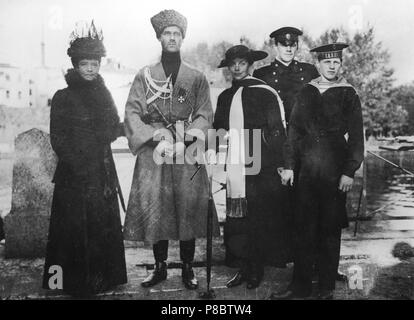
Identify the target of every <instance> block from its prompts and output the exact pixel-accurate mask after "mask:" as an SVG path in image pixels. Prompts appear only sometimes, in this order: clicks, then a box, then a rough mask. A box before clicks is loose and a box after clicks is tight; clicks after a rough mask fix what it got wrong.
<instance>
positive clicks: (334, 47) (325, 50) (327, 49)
mask: <svg viewBox="0 0 414 320" xmlns="http://www.w3.org/2000/svg"><path fill="white" fill-rule="evenodd" d="M348 47H349V44H346V43H343V42H337V43H330V44H324V45H322V46H319V47H316V48H313V49H312V50H310V52H315V53H317V56H318V59H319V60H322V59H333V58H339V59H342V50H343V49H345V48H348Z"/></svg>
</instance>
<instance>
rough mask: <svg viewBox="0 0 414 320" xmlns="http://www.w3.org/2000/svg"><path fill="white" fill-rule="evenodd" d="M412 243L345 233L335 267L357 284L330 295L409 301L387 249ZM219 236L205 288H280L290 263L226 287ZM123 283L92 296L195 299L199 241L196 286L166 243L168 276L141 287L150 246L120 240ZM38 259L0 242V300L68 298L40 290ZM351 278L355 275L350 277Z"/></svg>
mask: <svg viewBox="0 0 414 320" xmlns="http://www.w3.org/2000/svg"><path fill="white" fill-rule="evenodd" d="M400 241H405V242H408V243H410V244H411V245H414V239H412V238H408V239H404V238H401V239H383V240H379V239H369V237H368V236H367V235H366V234H365V235H364V237H363V238H362V237H357V238H354V237H353V235H352V234H351V233H348V232H345V234H344V236H343V241H342V249H341V262H340V271H342V272H343V273H345V274H347V275H348V276H349V277H351V278H353V277H354V276H353V275H352V274H353V272H354V271H353V270H360V271H361V273H360V276H361V279H362V287H360V288H357V287H355V285H354V284H355V282H354V284H353V283H352V282H348V283H341V282H337V288H336V290H335V299H340V300H359V299H364V300H372V299H414V259H413V258H411V259H408V260H403V261H400V260H399V259H396V258H394V257H393V256H392V254H391V251H392V249H393V247H394V245H395V244H396V243H397V242H400ZM221 243H222V239H221V238H220V239H215V241H214V257H213V268H212V281H211V286H212V288H213V289H214V291H215V294H216V299H218V300H227V299H231V300H263V299H267V298H268V296H269V295H270V293H271V292H272V291H274V290H279V289H281V288H283V287H285V286H286V285H287V283H288V281H289V279H290V277H291V273H292V266H291V265H289V266H288V267H287V268H286V269H277V268H273V267H267V268H266V270H265V277H264V280H263V283H262V284H261V286H260V287H259V288H257V289H255V290H247V289H246V287H245V286H244V285H242V286H240V287H237V288H232V289H227V288H226V287H225V283H226V281H227V280H228V279H229V277H231V276H232V274H233V273H234V272H235V271H236V269H231V268H228V267H226V266H224V265H223V260H224V248H223V246H222V244H221ZM125 254H126V261H127V269H128V284H126V285H123V286H119V287H118V288H115V289H114V290H112V291H109V292H105V293H103V294H100V295H98V296H97V297H96V299H116V300H124V299H126V300H130V299H134V300H141V299H163V300H164V299H167V300H168V299H174V300H194V299H199V293H200V292H203V291H205V289H206V271H205V243H204V241H202V240H198V241H197V252H196V258H195V261H196V263H195V266H196V267H195V272H196V275H197V277H198V279H199V283H200V288H199V289H198V290H196V291H189V290H186V289H185V288H184V287H183V285H182V283H181V269H180V264H179V250H178V246H177V243H175V242H172V244H171V247H170V253H169V270H168V279H167V280H166V281H164V282H162V283H160V284H158V285H156V286H155V287H153V288H150V289H144V288H142V287H141V286H140V283H141V281H142V280H143V279H144V278H145V277H146V276H147V275H148V274H149V272H151V269H152V263H153V257H152V250H151V249H149V248H144V247H143V246H141V245H137V244H136V243H132V242H130V243H126V250H125ZM42 273H43V259H40V258H39V259H32V260H27V259H26V260H23V259H5V258H4V244H1V245H0V298H1V299H13V300H15V299H36V300H37V299H63V300H66V299H71V297H69V296H66V295H65V294H63V293H62V292H60V291H53V292H48V291H46V290H43V289H41V279H42ZM354 279H356V278H354Z"/></svg>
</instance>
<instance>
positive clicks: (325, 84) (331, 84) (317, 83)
mask: <svg viewBox="0 0 414 320" xmlns="http://www.w3.org/2000/svg"><path fill="white" fill-rule="evenodd" d="M309 84H310V85H311V86H313V87H315V88H316V89H318V91H319V92H320V93H321V94H322V93H324V92H325V91H326V90H328V89H330V88H353V89H354V87H353V86H352V85H351V84H350V83H349V82H348V81H346V79H345V78H343V77H339V78H338V80H336V81H326V80H324V79H323V78H322V76H320V77H318V78H316V79H313V80H311V81H310V82H309ZM354 90H355V89H354Z"/></svg>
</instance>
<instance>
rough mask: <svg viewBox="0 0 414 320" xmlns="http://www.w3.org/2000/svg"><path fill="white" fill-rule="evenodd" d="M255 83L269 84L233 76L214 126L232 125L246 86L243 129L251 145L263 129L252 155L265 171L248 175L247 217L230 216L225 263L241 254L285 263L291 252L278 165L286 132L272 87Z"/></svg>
mask: <svg viewBox="0 0 414 320" xmlns="http://www.w3.org/2000/svg"><path fill="white" fill-rule="evenodd" d="M254 85H265V84H264V82H262V81H260V80H258V79H255V78H249V79H245V80H240V81H233V83H232V86H231V88H228V89H226V90H224V91H223V92H222V93H221V94H220V96H219V97H218V101H217V109H216V113H215V117H214V125H213V126H214V129H217V130H218V129H224V130H229V121H230V120H229V116H230V107H231V103H232V99H233V96H234V94H235V93H236V91H237V90H238V89H239V88H240V87H243V91H242V108H243V116H244V128H245V129H249V134H250V138H249V142H250V144H251V142H252V141H253V138H252V130H253V129H261V130H262V139H261V154H260V155H259V156H257V157H255V158H254V159H255V160H254V161H261V170H260V172H259V174H257V175H246V199H247V216H246V217H244V218H230V217H227V218H226V224H225V230H224V237H225V245H226V264H227V265H229V266H237V265H239V263H238V262H239V261H238V260H239V259H240V258H247V259H253V260H254V261H255V262H257V263H267V264H271V265H276V266H282V267H283V266H285V263H286V255H287V253H286V250H287V246H286V240H287V235H286V220H285V216H284V215H283V212H284V210H283V206H284V200H285V198H286V195H285V189H284V188H283V187H282V185H281V180H280V177H279V176H278V174H277V168H278V167H283V154H282V150H283V144H284V142H285V140H286V134H285V128H284V127H283V123H282V118H281V114H280V109H279V103H278V99H277V97H276V95H275V94H274V93H273V92H271V91H270V90H269V89H270V88H269V89H266V88H260V87H256V88H255V87H251V86H254ZM265 86H266V85H265ZM250 150H252V146H251V145H250ZM246 151H247V150H246ZM250 153H251V151H250Z"/></svg>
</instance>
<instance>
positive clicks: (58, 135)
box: [43, 70, 127, 295]
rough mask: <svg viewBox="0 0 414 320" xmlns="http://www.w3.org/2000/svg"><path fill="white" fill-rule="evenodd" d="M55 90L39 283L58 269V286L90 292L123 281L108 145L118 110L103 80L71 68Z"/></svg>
mask: <svg viewBox="0 0 414 320" xmlns="http://www.w3.org/2000/svg"><path fill="white" fill-rule="evenodd" d="M65 78H66V82H67V84H68V87H67V88H65V89H63V90H59V91H57V92H56V94H55V95H54V97H53V99H52V107H51V115H50V138H51V144H52V147H53V149H54V151H55V152H56V154H57V156H58V164H57V168H56V171H55V175H54V179H53V182H54V183H55V189H54V194H53V202H52V210H51V217H50V227H49V237H48V244H47V253H46V261H45V270H44V278H43V287H44V288H45V289H49V284H48V283H49V277H50V276H51V275H50V274H49V267H50V266H53V265H58V266H61V267H62V271H63V290H64V291H66V292H68V293H70V294H73V295H89V294H94V293H97V292H101V291H104V290H106V289H108V288H110V287H112V286H115V285H118V284H123V283H126V282H127V275H126V264H125V252H124V245H123V237H122V226H121V220H120V213H119V205H118V198H117V189H116V188H117V177H116V171H115V164H114V160H113V157H112V151H111V147H110V143H111V142H112V141H114V140H115V139H116V138H117V137H118V136H120V135H121V134H122V131H123V130H122V125H121V124H120V121H119V117H118V114H117V109H116V107H115V104H114V102H113V99H112V96H111V94H110V92H109V91H108V89H107V88H106V86H105V84H104V82H103V79H102V78H101V77H100V76H98V77H97V79H95V80H93V81H86V80H84V79H83V78H82V77H81V76H80V75H79V74H78V73H77V72H76V71H75V70H69V72H68V73H67V75H66V77H65Z"/></svg>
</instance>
